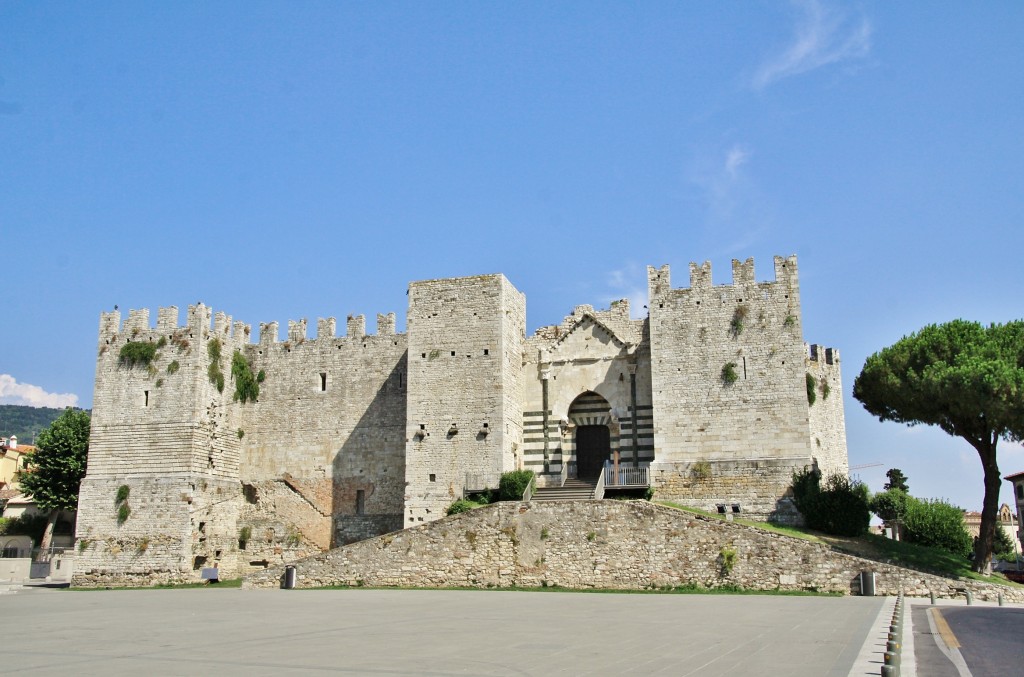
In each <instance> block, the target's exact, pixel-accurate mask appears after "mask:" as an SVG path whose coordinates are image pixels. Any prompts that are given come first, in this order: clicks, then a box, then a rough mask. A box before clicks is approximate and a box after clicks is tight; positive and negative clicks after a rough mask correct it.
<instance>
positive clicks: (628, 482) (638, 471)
mask: <svg viewBox="0 0 1024 677" xmlns="http://www.w3.org/2000/svg"><path fill="white" fill-rule="evenodd" d="M604 475H605V486H609V487H649V486H651V484H650V464H645V465H642V466H640V467H637V468H632V467H628V466H619V471H618V474H616V472H615V466H614V465H612V464H611V463H605V466H604Z"/></svg>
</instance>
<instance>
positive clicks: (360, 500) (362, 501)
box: [356, 489, 366, 515]
mask: <svg viewBox="0 0 1024 677" xmlns="http://www.w3.org/2000/svg"><path fill="white" fill-rule="evenodd" d="M365 512H366V491H364V490H363V489H357V490H356V514H357V515H362V514H364V513H365Z"/></svg>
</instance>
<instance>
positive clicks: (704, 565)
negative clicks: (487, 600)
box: [244, 501, 1024, 602]
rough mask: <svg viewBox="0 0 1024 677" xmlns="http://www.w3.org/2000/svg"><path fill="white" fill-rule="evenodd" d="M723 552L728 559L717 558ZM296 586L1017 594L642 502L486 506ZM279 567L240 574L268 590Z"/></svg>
mask: <svg viewBox="0 0 1024 677" xmlns="http://www.w3.org/2000/svg"><path fill="white" fill-rule="evenodd" d="M730 553H731V554H732V558H733V559H734V564H733V566H732V567H731V568H730V567H728V566H727V565H726V560H727V558H729V555H730ZM296 567H297V585H298V587H318V586H327V585H351V586H358V585H368V586H408V587H428V588H432V587H448V586H466V587H477V588H485V587H511V586H521V587H541V586H551V585H557V586H563V587H567V588H613V589H645V588H659V587H675V586H684V585H701V586H705V587H717V586H722V585H737V586H742V587H745V588H754V589H761V590H817V591H828V592H839V593H843V594H850V593H853V592H857V591H858V589H857V577H858V574H859V573H860V572H861V571H864V570H873V571H876V572H877V577H876V593H877V594H880V595H893V594H896V593H898V592H900V591H903V592H905V594H907V595H918V596H920V595H927V594H928V592H929V591H934V592H935V593H936V594H937V595H938V596H940V597H952V596H956V595H957V594H959V592H960V591H961V590H965V589H966V590H971V591H973V593H974V594H975V596H977V597H978V598H979V599H985V600H994V599H995V598H996V595H997V594H998V593H999V592H1002V593H1003V594H1004V595H1005V596H1006V597H1007V599H1010V600H1013V601H1019V602H1024V591H1022V590H1020V589H1017V588H1008V587H1005V586H995V585H990V584H987V583H982V582H978V581H960V580H954V579H947V578H942V577H939V576H934V575H930V574H925V573H921V572H918V571H914V570H911V569H903V568H900V567H896V566H892V565H887V564H882V563H879V562H874V561H870V560H865V559H861V558H858V557H853V556H851V555H846V554H842V553H838V552H835V551H832V550H831V549H829V548H827V547H825V546H822V545H818V544H815V543H811V542H808V541H804V540H801V539H797V538H792V537H789V536H783V535H779V534H775V533H771V532H767V531H763V530H760V529H755V528H753V527H747V526H742V525H739V524H735V523H732V522H726V521H724V520H718V519H713V518H708V517H703V516H699V515H694V514H690V513H685V512H682V511H679V510H674V509H671V508H666V507H663V506H658V505H654V504H651V503H648V502H646V501H578V502H539V503H497V504H493V505H490V506H486V507H484V508H479V509H476V510H471V511H470V512H468V513H463V514H460V515H454V516H452V517H448V518H445V519H442V520H439V521H436V522H433V523H431V524H425V525H421V526H418V527H415V528H413V529H407V530H405V531H402V532H398V533H395V534H388V535H385V536H379V537H377V538H374V539H371V540H368V541H362V542H360V543H354V544H352V545H349V546H346V547H344V548H340V549H337V550H332V551H331V552H329V553H324V554H322V555H318V556H316V557H313V558H310V559H307V560H303V561H301V562H298V563H297V565H296ZM282 573H283V571H282V569H281V568H276V569H268V570H266V571H262V572H259V573H257V574H254V575H253V576H250V577H249V578H248V579H246V581H245V583H244V586H245V587H277V586H278V585H279V582H280V579H281V576H282Z"/></svg>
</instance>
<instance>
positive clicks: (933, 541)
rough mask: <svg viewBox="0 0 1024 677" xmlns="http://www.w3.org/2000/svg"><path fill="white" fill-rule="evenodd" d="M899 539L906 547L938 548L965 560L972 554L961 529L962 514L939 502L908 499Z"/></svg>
mask: <svg viewBox="0 0 1024 677" xmlns="http://www.w3.org/2000/svg"><path fill="white" fill-rule="evenodd" d="M902 525H903V528H902V530H901V531H902V534H903V539H904V540H905V541H907V542H909V543H917V544H918V545H926V546H930V547H933V548H942V549H943V550H945V551H947V552H950V553H952V554H954V555H957V556H960V557H964V558H965V559H969V558H970V557H971V556H972V554H973V551H974V548H973V542H972V539H971V535H970V534H969V533H967V527H966V526H965V525H964V512H963V510H961V509H960V508H958V507H956V506H955V505H950V504H949V503H946V502H945V501H941V500H938V499H936V500H934V501H929V500H921V499H917V498H913V497H908V500H907V514H906V515H905V516H904V518H903V523H902Z"/></svg>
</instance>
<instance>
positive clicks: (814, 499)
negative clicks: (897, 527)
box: [792, 469, 871, 536]
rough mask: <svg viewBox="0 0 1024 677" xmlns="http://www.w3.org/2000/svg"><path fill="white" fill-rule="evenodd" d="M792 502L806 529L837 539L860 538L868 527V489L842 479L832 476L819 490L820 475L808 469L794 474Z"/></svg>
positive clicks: (869, 519)
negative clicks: (842, 537)
mask: <svg viewBox="0 0 1024 677" xmlns="http://www.w3.org/2000/svg"><path fill="white" fill-rule="evenodd" d="M792 488H793V502H794V503H795V504H796V507H797V509H798V510H799V511H800V512H801V513H802V514H803V516H804V519H805V520H806V521H807V526H808V527H810V528H811V529H817V530H818V531H824V532H825V533H827V534H833V535H836V536H859V535H860V534H862V533H864V532H865V531H867V529H868V525H869V524H870V523H871V512H870V511H869V510H868V488H867V486H865V485H864V484H862V483H860V482H851V481H850V480H849V478H847V477H845V476H843V475H832V476H830V477H829V478H827V479H826V480H825V486H824V487H822V486H821V475H820V473H819V472H818V471H817V470H814V469H808V470H804V471H802V472H799V473H794V474H793V485H792Z"/></svg>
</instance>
